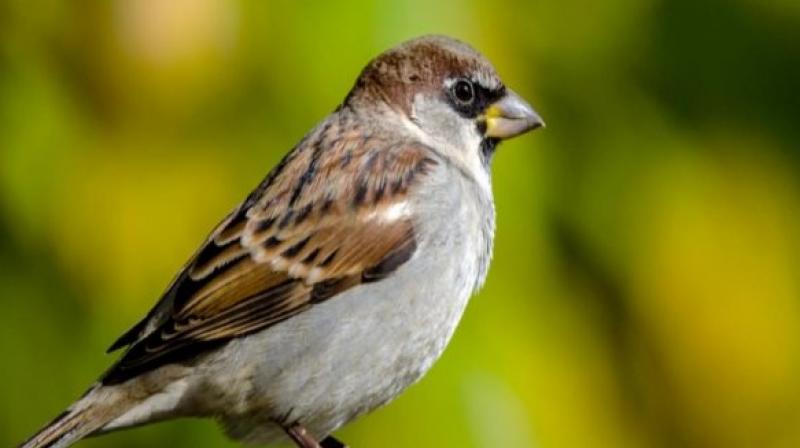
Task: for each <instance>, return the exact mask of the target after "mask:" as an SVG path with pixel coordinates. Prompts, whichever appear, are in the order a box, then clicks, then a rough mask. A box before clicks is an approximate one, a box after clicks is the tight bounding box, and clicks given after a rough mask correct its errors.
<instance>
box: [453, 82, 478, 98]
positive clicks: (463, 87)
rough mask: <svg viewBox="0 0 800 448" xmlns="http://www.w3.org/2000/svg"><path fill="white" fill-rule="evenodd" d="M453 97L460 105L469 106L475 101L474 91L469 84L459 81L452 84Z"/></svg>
mask: <svg viewBox="0 0 800 448" xmlns="http://www.w3.org/2000/svg"><path fill="white" fill-rule="evenodd" d="M453 96H455V98H456V100H458V102H460V103H461V104H470V103H472V101H473V100H475V89H474V88H473V87H472V83H471V82H469V81H467V80H465V79H459V80H458V81H456V83H455V84H453Z"/></svg>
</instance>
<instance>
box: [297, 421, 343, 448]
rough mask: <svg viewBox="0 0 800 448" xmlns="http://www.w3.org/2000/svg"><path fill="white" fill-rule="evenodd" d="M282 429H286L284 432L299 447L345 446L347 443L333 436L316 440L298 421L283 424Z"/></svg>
mask: <svg viewBox="0 0 800 448" xmlns="http://www.w3.org/2000/svg"><path fill="white" fill-rule="evenodd" d="M283 430H284V431H286V434H288V435H289V437H290V438H291V439H292V441H293V442H294V443H296V444H297V446H298V447H299V448H347V445H345V444H344V443H342V442H340V441H339V440H337V439H336V438H335V437H333V436H328V437H326V438H325V439H323V440H322V442H317V440H316V439H315V438H314V436H312V435H311V434H310V433H309V432H308V430H307V429H306V428H305V427H304V426H303V425H301V424H299V423H295V424H293V425H291V426H285V427H284V428H283Z"/></svg>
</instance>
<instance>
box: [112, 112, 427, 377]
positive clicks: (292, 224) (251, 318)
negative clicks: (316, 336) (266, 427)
mask: <svg viewBox="0 0 800 448" xmlns="http://www.w3.org/2000/svg"><path fill="white" fill-rule="evenodd" d="M357 123H358V121H357V120H354V119H352V117H350V116H349V115H348V114H347V113H346V112H345V111H340V113H338V114H337V115H335V118H332V119H329V120H328V121H326V122H323V124H321V125H320V126H319V127H318V128H317V129H316V130H315V131H313V132H312V133H311V134H309V136H307V137H306V138H305V139H304V140H303V141H302V142H301V143H300V144H299V145H298V146H297V147H295V149H294V150H293V151H292V152H290V153H289V154H288V155H287V156H286V157H285V158H284V160H283V161H282V162H281V163H280V164H279V165H278V166H277V167H276V168H275V169H274V170H273V171H272V172H271V173H270V174H269V175H268V176H267V178H266V179H265V180H264V181H263V182H262V184H261V185H259V187H258V188H257V189H256V190H255V191H254V192H253V193H252V194H251V195H250V196H249V197H248V198H247V200H245V201H244V202H243V203H242V204H241V205H240V206H239V207H238V208H237V209H236V210H235V211H234V212H233V213H231V214H230V215H229V217H228V218H226V219H225V220H224V221H223V222H222V223H221V224H220V225H219V226H218V227H217V228H216V229H215V230H214V231H213V232H212V233H211V235H210V236H209V238H208V239H207V241H206V243H205V244H204V245H203V246H202V247H201V248H200V250H199V251H198V252H197V253H196V254H195V255H194V257H193V258H192V259H191V260H190V261H189V263H188V264H187V265H186V266H185V267H184V269H183V271H182V272H181V273H180V274H179V275H178V276H177V278H176V280H175V281H174V282H173V284H172V285H171V286H170V288H169V289H168V290H167V292H166V293H165V295H164V297H163V298H162V300H161V301H160V302H159V304H158V305H156V307H155V308H154V309H153V310H152V311H151V312H150V313H149V314H148V316H147V317H146V318H145V319H144V320H143V321H142V322H140V323H139V324H137V325H136V326H135V327H134V328H133V329H131V330H130V331H129V332H127V333H126V334H124V335H123V336H122V337H121V338H120V339H119V340H118V341H117V342H116V343H115V344H114V345H113V346H112V349H116V348H120V347H123V346H125V345H129V346H130V347H129V349H128V351H127V352H126V353H125V355H124V356H123V357H122V359H120V361H119V362H118V363H117V364H116V365H115V366H114V367H113V368H112V369H111V370H110V371H109V372H108V373H107V374H106V375H105V376H104V378H103V382H104V383H105V384H114V383H118V382H121V381H124V380H126V379H128V378H131V377H133V376H135V375H138V374H140V373H142V372H144V371H148V370H151V369H153V368H155V367H158V366H161V365H164V364H166V363H171V362H177V361H180V360H182V359H185V358H187V357H190V356H193V355H196V354H198V353H201V352H203V351H204V350H207V349H209V348H212V347H214V346H216V345H217V344H219V343H222V342H225V341H227V340H230V339H232V338H236V337H241V336H245V335H247V334H250V333H253V332H255V331H258V330H262V329H264V328H266V327H269V326H271V325H274V324H276V323H278V322H280V321H282V320H284V319H287V318H289V317H291V316H293V315H296V314H297V313H300V312H302V311H303V310H305V309H307V308H309V307H311V306H313V305H314V304H316V303H319V302H321V301H324V300H328V299H330V298H332V297H334V296H335V295H336V294H338V293H340V292H342V291H344V290H347V289H349V288H352V287H355V286H356V285H358V284H360V283H362V282H373V281H378V280H380V279H382V278H384V277H385V276H387V275H389V274H391V272H392V271H394V270H395V269H397V268H398V267H399V266H400V265H402V264H403V263H404V262H405V261H407V260H408V259H409V258H410V257H411V256H412V255H413V253H414V251H415V249H416V242H415V240H414V226H413V223H412V221H411V220H410V217H409V215H410V211H409V207H410V205H409V202H408V200H407V196H408V192H409V190H410V189H411V188H413V187H414V185H416V184H417V183H418V181H419V180H420V178H421V177H422V176H425V175H426V174H427V173H428V172H429V171H430V168H431V167H432V166H433V165H435V164H436V163H437V162H436V161H435V160H434V158H433V154H432V153H431V152H430V150H429V148H427V147H425V146H424V145H421V144H419V143H414V142H412V141H402V140H400V141H398V139H396V138H393V139H391V140H390V139H388V138H380V137H377V136H375V135H373V134H371V133H370V132H365V131H364V130H363V129H361V128H360V127H359V126H358V125H357Z"/></svg>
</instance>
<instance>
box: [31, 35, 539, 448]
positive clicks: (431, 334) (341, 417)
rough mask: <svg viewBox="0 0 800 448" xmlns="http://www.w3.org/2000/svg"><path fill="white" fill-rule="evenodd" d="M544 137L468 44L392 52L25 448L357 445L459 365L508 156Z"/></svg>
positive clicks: (438, 42) (436, 42)
mask: <svg viewBox="0 0 800 448" xmlns="http://www.w3.org/2000/svg"><path fill="white" fill-rule="evenodd" d="M542 126H544V123H543V121H542V119H541V118H540V117H539V116H538V115H537V114H536V112H534V110H533V109H532V108H531V106H530V105H529V104H528V103H526V102H525V101H524V100H523V99H522V98H520V97H519V96H518V95H517V94H515V93H514V92H513V91H512V90H511V89H509V88H507V87H506V86H505V85H504V84H503V82H502V81H501V80H500V78H499V77H498V75H497V73H496V71H495V69H494V68H493V67H492V65H491V64H490V63H489V61H488V60H487V59H485V58H484V57H483V56H482V55H481V54H479V53H478V52H477V51H476V50H474V49H473V48H472V47H470V46H468V45H467V44H465V43H462V42H460V41H458V40H455V39H452V38H449V37H444V36H425V37H420V38H417V39H414V40H410V41H408V42H405V43H403V44H400V45H398V46H397V47H395V48H392V49H390V50H388V51H386V52H384V53H382V54H381V55H379V56H378V57H376V58H375V59H373V60H372V61H371V62H369V63H368V64H367V66H366V67H365V68H364V69H363V70H362V72H361V73H360V75H359V76H358V79H357V80H356V82H355V85H354V86H353V88H352V89H351V90H350V92H349V93H348V94H347V96H346V97H345V99H344V101H343V102H342V103H341V105H339V106H338V107H337V108H336V109H335V111H334V112H333V113H331V114H330V115H329V116H328V117H327V118H325V119H324V120H323V121H322V122H321V123H319V124H318V125H317V126H316V127H315V128H313V129H312V130H311V131H310V132H309V133H308V134H307V135H306V136H305V137H304V138H303V139H302V140H301V141H300V142H299V143H298V144H297V145H296V146H295V147H294V148H293V149H292V150H291V151H290V152H289V153H288V154H286V156H285V157H284V158H283V159H282V160H281V161H280V162H279V163H278V164H277V166H275V167H274V168H273V169H272V170H271V171H270V172H269V174H268V175H267V176H266V178H265V179H264V180H263V181H262V182H261V183H260V184H259V185H258V186H257V187H256V188H255V190H254V191H253V192H252V193H250V195H249V196H247V198H246V199H245V200H244V201H243V202H242V203H241V204H239V205H238V206H237V207H236V208H235V209H234V210H233V211H232V212H231V213H230V214H229V215H228V216H227V217H226V218H225V219H223V220H222V222H221V223H220V224H219V225H217V227H216V228H214V229H213V231H212V232H211V234H210V235H209V236H208V238H207V239H206V241H205V242H204V243H203V244H202V245H201V247H200V248H199V249H198V250H197V252H196V253H195V254H194V255H193V256H192V257H191V258H190V259H189V261H188V262H187V263H186V265H185V266H184V267H183V268H182V269H181V270H180V272H179V273H178V274H177V276H176V277H175V278H174V279H173V281H172V283H171V284H170V285H169V286H168V287H167V289H166V291H165V292H164V294H163V296H162V297H161V299H160V300H159V301H158V303H157V304H156V305H155V306H154V307H153V308H152V309H151V310H150V312H149V313H148V314H147V315H146V316H145V317H144V319H142V320H141V322H139V323H138V324H136V325H135V326H133V328H131V329H130V330H129V331H127V332H126V333H125V334H123V335H122V336H121V337H120V338H119V339H118V340H117V341H116V342H114V344H113V345H112V346H111V347H110V349H109V352H112V351H115V350H118V349H123V348H124V349H125V351H124V354H123V355H122V356H121V357H120V359H119V360H118V361H117V362H116V363H115V364H114V365H113V366H112V367H111V368H110V369H109V370H108V371H106V372H105V373H104V374H103V375H102V376H101V377H100V379H99V380H98V381H97V382H96V383H95V384H94V385H93V386H91V388H90V389H89V390H88V392H86V393H85V394H84V395H83V397H81V398H80V399H79V400H77V401H76V402H75V403H73V404H72V405H71V406H70V407H69V408H68V409H67V410H66V411H64V412H63V413H62V414H61V415H60V416H58V417H57V418H56V419H55V420H53V421H52V422H51V423H49V424H48V425H47V426H45V427H44V428H43V429H42V430H40V431H39V432H38V433H36V434H35V435H34V436H32V437H31V438H30V439H29V440H27V441H26V442H24V443H23V444H22V445H21V447H23V448H41V447H66V446H68V445H71V444H72V443H74V442H76V441H78V440H80V439H82V438H84V437H87V436H90V435H99V434H103V433H106V432H109V431H114V430H119V429H124V428H129V427H134V426H140V425H144V424H148V423H152V422H158V421H162V420H167V419H173V418H182V417H211V418H215V419H217V420H218V421H219V422H220V423H221V425H222V427H223V429H224V431H225V432H226V434H227V435H228V436H230V437H231V438H233V439H235V440H238V441H241V442H243V443H278V442H286V441H287V439H288V440H291V441H293V442H294V443H295V444H297V446H300V447H304V448H315V447H335V446H344V445H343V444H342V443H341V442H339V441H338V440H336V439H335V438H333V437H332V436H330V434H331V433H332V432H333V431H334V430H336V429H338V428H340V427H341V426H342V425H344V424H346V423H348V422H350V421H352V420H353V419H355V418H356V417H358V416H360V415H363V414H365V413H367V412H370V411H371V410H374V409H375V408H377V407H379V406H382V405H384V404H386V403H388V402H389V401H391V400H392V399H393V398H395V397H396V396H397V395H398V394H400V393H401V392H402V391H403V390H404V389H406V388H407V387H408V386H409V385H411V384H413V383H415V382H416V381H417V380H419V379H420V378H421V377H422V376H423V375H424V374H425V373H426V372H427V371H428V369H430V367H431V365H432V364H433V363H434V362H435V361H436V360H437V359H438V358H439V357H440V355H441V354H442V351H443V350H444V348H445V346H446V345H447V343H448V342H449V340H450V338H451V336H452V335H453V331H454V330H455V328H456V326H457V324H458V322H459V320H460V318H461V315H462V313H463V311H464V308H465V306H466V304H467V302H468V299H469V298H470V296H471V295H472V294H473V293H474V292H475V291H476V290H477V289H479V288H480V286H481V285H482V284H483V282H484V279H485V278H486V274H487V270H488V268H489V262H490V259H491V255H492V244H493V238H494V232H495V212H494V203H493V197H492V189H491V182H490V162H491V160H492V156H493V154H494V152H495V150H496V148H497V145H498V143H499V142H500V141H502V140H504V139H508V138H511V137H515V136H517V135H520V134H523V133H525V132H527V131H530V130H533V129H536V128H538V127H542Z"/></svg>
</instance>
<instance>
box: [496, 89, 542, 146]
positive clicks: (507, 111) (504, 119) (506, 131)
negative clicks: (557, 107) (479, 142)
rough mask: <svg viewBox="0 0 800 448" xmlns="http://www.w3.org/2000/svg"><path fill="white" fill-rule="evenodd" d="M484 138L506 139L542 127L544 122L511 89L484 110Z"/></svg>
mask: <svg viewBox="0 0 800 448" xmlns="http://www.w3.org/2000/svg"><path fill="white" fill-rule="evenodd" d="M484 116H485V118H486V136H487V137H493V138H499V139H508V138H512V137H516V136H518V135H520V134H524V133H526V132H528V131H532V130H534V129H536V128H542V127H544V120H542V117H540V116H539V114H537V113H536V111H534V110H533V108H532V107H531V105H530V104H528V103H527V102H526V101H525V100H523V99H522V98H521V97H520V96H519V95H517V94H516V93H514V92H513V91H512V90H511V89H507V90H506V95H505V96H504V97H503V98H501V99H500V100H499V101H497V102H496V103H494V104H492V105H491V106H489V107H488V108H487V109H486V113H485V115H484Z"/></svg>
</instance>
